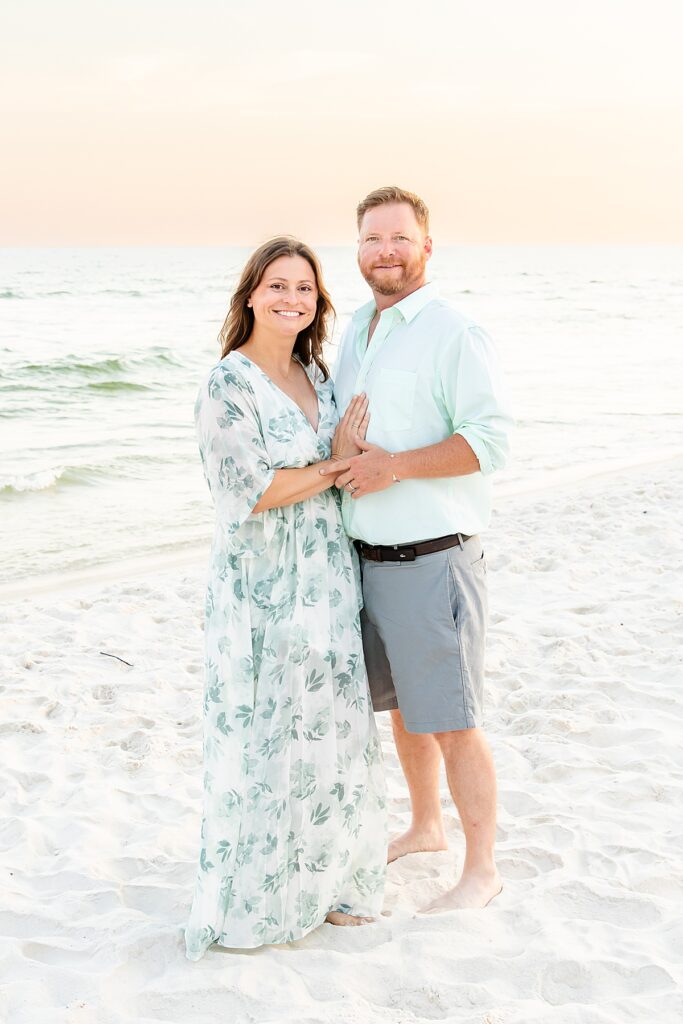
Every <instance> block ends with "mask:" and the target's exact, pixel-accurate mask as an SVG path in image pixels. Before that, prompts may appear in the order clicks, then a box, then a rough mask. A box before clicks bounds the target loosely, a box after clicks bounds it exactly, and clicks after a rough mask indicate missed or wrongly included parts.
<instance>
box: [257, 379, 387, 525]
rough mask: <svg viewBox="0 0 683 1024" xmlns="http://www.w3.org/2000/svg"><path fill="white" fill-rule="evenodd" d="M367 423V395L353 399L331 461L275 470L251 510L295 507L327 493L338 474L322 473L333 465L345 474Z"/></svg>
mask: <svg viewBox="0 0 683 1024" xmlns="http://www.w3.org/2000/svg"><path fill="white" fill-rule="evenodd" d="M368 420H369V416H368V399H367V396H366V395H365V394H361V395H356V396H354V398H353V399H352V400H351V402H350V403H349V408H348V409H347V410H346V413H345V414H344V416H343V417H342V419H341V421H340V422H339V424H338V425H337V429H336V431H335V435H334V439H333V441H332V458H331V459H327V460H326V461H325V462H318V463H315V464H314V465H312V466H306V467H305V468H303V469H276V470H275V476H274V477H273V480H272V482H271V484H270V486H269V487H268V489H267V490H266V491H264V492H263V494H262V495H261V498H260V500H259V501H258V502H257V503H256V504H255V505H254V508H253V509H252V511H253V512H265V511H266V509H269V508H282V507H283V506H284V505H294V504H295V503H296V502H297V501H305V500H306V498H312V497H313V496H314V495H315V494H320V493H321V492H322V491H325V490H327V488H328V487H330V486H331V484H332V483H333V482H334V480H335V479H336V474H335V476H334V477H333V478H330V477H329V476H327V475H325V476H322V475H321V472H322V470H327V468H328V467H329V466H334V467H335V469H336V472H337V473H343V472H344V471H345V470H346V469H347V468H348V458H349V457H350V456H351V455H357V454H358V453H359V452H360V448H358V447H357V443H356V442H357V440H358V435H360V437H361V438H365V433H366V431H367V427H368Z"/></svg>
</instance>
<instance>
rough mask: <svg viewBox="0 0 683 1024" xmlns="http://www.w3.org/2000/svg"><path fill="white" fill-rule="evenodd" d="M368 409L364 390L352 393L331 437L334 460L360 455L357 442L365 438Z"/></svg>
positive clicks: (368, 416)
mask: <svg viewBox="0 0 683 1024" xmlns="http://www.w3.org/2000/svg"><path fill="white" fill-rule="evenodd" d="M368 409H369V401H368V396H367V395H366V394H365V392H362V393H361V394H360V395H354V397H353V398H352V399H351V401H350V402H349V404H348V407H347V409H346V412H345V413H344V415H343V416H342V418H341V419H340V421H339V423H338V424H337V429H336V430H335V432H334V437H333V438H332V458H333V459H334V460H335V461H336V460H342V459H349V458H352V457H353V456H354V455H360V452H361V450H360V447H359V445H358V442H359V441H364V440H365V435H366V433H367V430H368V423H369V422H370V413H369V411H368Z"/></svg>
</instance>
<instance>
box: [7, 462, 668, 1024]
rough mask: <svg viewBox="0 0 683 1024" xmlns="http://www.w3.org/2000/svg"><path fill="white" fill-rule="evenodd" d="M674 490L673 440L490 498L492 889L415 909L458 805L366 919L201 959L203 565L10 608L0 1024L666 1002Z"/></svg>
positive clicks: (521, 1014) (397, 1020)
mask: <svg viewBox="0 0 683 1024" xmlns="http://www.w3.org/2000/svg"><path fill="white" fill-rule="evenodd" d="M682 508H683V462H682V461H678V462H675V463H669V464H666V465H664V464H663V465H659V466H652V467H649V468H647V467H641V468H638V469H634V470H631V471H629V472H626V471H625V472H624V473H623V474H622V475H617V476H615V475H611V476H609V477H605V478H604V479H597V480H593V481H589V482H585V481H584V482H583V483H581V484H573V485H569V486H564V487H563V488H562V489H555V490H548V491H547V492H545V493H544V494H542V495H539V494H538V493H536V494H531V495H529V494H527V495H518V496H516V497H514V496H510V495H507V496H505V497H504V498H501V499H499V511H498V514H497V516H496V519H495V521H494V524H493V526H492V529H491V530H490V532H489V534H488V536H487V543H486V547H487V553H488V558H489V566H490V575H489V580H490V585H491V634H490V643H489V658H488V667H489V689H488V726H487V730H488V733H489V737H490V740H491V743H492V746H493V749H494V754H495V758H496V763H497V767H498V773H499V784H500V828H499V840H500V841H499V846H498V851H499V861H500V867H501V871H502V874H503V877H504V881H505V889H504V891H503V894H502V895H501V896H500V897H499V898H498V899H497V900H496V901H494V903H493V904H492V905H491V906H490V907H489V908H488V909H486V910H484V911H476V912H475V911H468V912H464V913H459V914H454V913H451V914H447V915H442V916H439V917H427V918H416V917H415V916H414V911H415V909H416V908H417V907H418V906H420V905H421V904H423V903H424V902H426V901H427V900H428V899H429V898H430V897H433V896H434V895H436V894H437V893H439V892H440V891H442V890H443V889H444V888H445V887H446V886H448V885H451V884H453V882H454V881H455V878H456V876H457V873H458V866H459V864H460V862H461V859H462V833H461V831H460V827H459V825H458V823H457V822H456V821H455V820H454V818H451V819H450V823H449V835H450V843H451V850H450V852H449V853H443V854H423V855H414V856H412V857H407V858H404V859H403V860H401V861H399V862H397V863H395V864H393V865H391V867H390V869H389V882H388V888H387V898H386V916H385V917H383V918H382V919H381V921H380V922H378V923H377V924H375V925H372V926H368V927H366V928H358V929H339V928H337V929H335V928H332V927H331V926H330V925H324V926H323V927H322V928H321V929H319V930H318V931H317V932H314V933H312V934H310V935H309V936H307V937H306V938H305V939H303V940H301V941H300V942H297V943H295V944H293V945H291V946H288V947H285V946H281V947H273V948H265V949H261V950H256V951H251V952H248V953H233V952H227V951H223V950H220V949H218V948H216V947H214V948H213V949H212V950H210V951H209V952H208V953H207V954H206V956H205V957H204V959H203V960H201V961H199V962H198V963H190V962H189V961H187V960H186V959H185V956H184V946H183V941H182V932H181V929H182V927H183V925H184V923H185V920H186V916H187V912H188V908H189V903H190V898H191V888H192V884H193V881H194V871H195V858H196V854H197V844H198V828H199V813H200V800H201V720H200V707H201V687H202V666H201V654H202V651H201V647H202V635H201V618H202V591H203V570H204V566H203V564H199V565H198V566H194V567H192V568H191V569H190V570H188V569H185V570H183V569H181V568H178V567H177V566H176V567H175V568H174V569H172V570H167V571H166V572H165V573H157V574H156V575H155V576H154V577H153V578H151V577H150V578H148V579H142V580H137V581H135V580H133V581H132V582H131V581H129V582H127V583H122V582H118V583H116V582H109V583H106V584H102V583H101V584H99V585H98V584H93V583H90V584H89V585H85V584H83V586H82V588H81V589H80V590H78V589H77V590H74V589H73V588H72V589H70V590H68V591H62V592H57V593H54V592H53V593H40V594H38V595H35V596H33V597H32V598H31V599H25V600H22V601H15V602H14V603H11V604H7V603H5V604H3V605H2V606H0V629H1V631H2V637H3V642H2V661H1V663H0V668H1V680H2V683H1V686H0V693H1V697H2V707H3V712H2V718H1V720H0V758H1V762H2V766H3V772H2V782H1V783H0V785H1V787H2V789H1V803H0V865H1V867H2V874H3V887H4V892H3V896H2V913H1V914H0V935H1V936H2V938H0V977H1V978H2V981H1V982H0V1020H2V1021H8V1022H11V1024H62V1022H69V1024H119V1022H121V1024H123V1022H126V1024H146V1022H150V1024H151V1022H155V1024H160V1022H168V1024H171V1022H173V1024H176V1022H177V1024H209V1022H210V1024H232V1022H242V1021H244V1022H246V1021H256V1022H261V1024H266V1022H268V1024H269V1022H275V1021H278V1022H279V1021H291V1022H297V1024H323V1022H324V1024H328V1022H330V1024H331V1022H341V1024H346V1022H348V1024H352V1022H353V1024H356V1022H357V1024H361V1022H362V1024H380V1022H382V1024H383V1022H390V1024H408V1022H418V1021H420V1022H421V1021H435V1020H439V1021H441V1020H443V1021H457V1022H468V1024H532V1022H542V1024H560V1022H562V1024H565V1022H566V1024H569V1022H572V1024H573V1022H581V1024H583V1022H591V1024H592V1022H595V1024H598V1022H600V1024H602V1022H604V1024H626V1022H631V1021H637V1022H639V1024H640V1022H643V1024H646V1022H647V1024H649V1022H657V1024H669V1022H674V1021H679V1020H681V1019H683V995H681V993H680V991H679V992H678V993H677V992H676V988H677V985H678V984H680V982H681V980H682V978H683V970H682V969H681V964H682V963H683V927H682V925H681V910H682V906H683V900H682V898H681V897H682V896H683V850H682V844H681V808H682V807H683V794H682V792H681V790H682V788H683V787H682V785H681V779H682V769H681V763H680V756H679V754H680V731H679V730H680V721H681V701H680V696H679V684H680V668H681V648H680V639H681V635H682V634H683V630H682V629H681V608H682V604H681V596H682V592H683V587H682V585H681V575H680V568H681V565H682V563H683V537H682V535H681V509H682ZM101 651H105V652H109V653H110V654H116V655H119V656H120V657H121V658H125V659H126V660H127V661H130V662H132V663H133V665H134V667H133V668H128V667H127V666H126V665H124V664H122V663H121V662H119V661H116V660H115V659H113V658H110V657H106V656H104V655H102V654H100V653H99V652H101ZM379 720H380V722H381V728H382V735H383V738H384V740H385V755H386V767H387V771H388V776H389V785H390V794H391V819H392V821H391V824H392V829H393V831H398V830H399V829H401V828H403V827H404V826H405V825H406V824H407V821H408V800H407V797H406V794H405V789H404V785H403V781H402V777H401V774H400V770H399V767H398V764H397V760H396V756H395V754H394V752H393V749H392V745H391V741H390V737H389V730H388V723H387V721H386V716H379ZM443 796H444V800H447V793H446V789H445V788H444V790H443ZM448 806H449V814H450V804H449V805H448Z"/></svg>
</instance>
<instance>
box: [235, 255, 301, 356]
mask: <svg viewBox="0 0 683 1024" xmlns="http://www.w3.org/2000/svg"><path fill="white" fill-rule="evenodd" d="M317 301H318V289H317V287H316V283H315V274H314V273H313V268H312V267H311V265H310V263H309V262H308V260H305V259H304V258H303V256H279V257H278V258H277V259H276V260H273V262H272V263H270V264H269V265H268V266H267V267H266V270H265V272H264V274H263V277H262V278H261V280H260V282H259V283H258V285H257V286H256V288H255V289H254V291H253V292H252V293H251V295H250V296H249V299H248V300H247V305H249V306H251V308H252V309H253V310H254V320H255V321H256V323H257V324H258V325H259V326H260V327H265V328H268V329H269V330H271V331H272V330H276V331H277V332H278V333H280V334H288V335H292V336H294V337H295V336H296V335H297V334H298V333H299V331H303V330H304V328H306V327H308V326H309V324H312V323H313V320H314V319H315V311H316V307H317Z"/></svg>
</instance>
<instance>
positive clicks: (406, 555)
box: [356, 533, 474, 562]
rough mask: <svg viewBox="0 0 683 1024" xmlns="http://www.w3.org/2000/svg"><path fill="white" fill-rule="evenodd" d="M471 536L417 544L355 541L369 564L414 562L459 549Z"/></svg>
mask: <svg viewBox="0 0 683 1024" xmlns="http://www.w3.org/2000/svg"><path fill="white" fill-rule="evenodd" d="M472 536H474V535H473V534H471V533H470V534H467V533H450V534H449V535H448V536H447V537H436V538H435V539H434V540H422V541H420V542H419V543H418V544H365V543H364V542H363V541H362V540H359V541H356V545H357V547H358V550H359V551H360V553H361V555H362V556H363V558H369V559H370V561H371V562H414V561H415V559H416V558H419V557H420V555H430V554H431V553H432V552H433V551H445V550H446V548H454V547H455V545H456V544H459V545H460V547H462V545H463V544H464V543H465V541H466V540H469V539H470V537H472Z"/></svg>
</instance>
